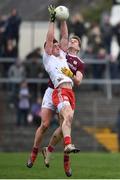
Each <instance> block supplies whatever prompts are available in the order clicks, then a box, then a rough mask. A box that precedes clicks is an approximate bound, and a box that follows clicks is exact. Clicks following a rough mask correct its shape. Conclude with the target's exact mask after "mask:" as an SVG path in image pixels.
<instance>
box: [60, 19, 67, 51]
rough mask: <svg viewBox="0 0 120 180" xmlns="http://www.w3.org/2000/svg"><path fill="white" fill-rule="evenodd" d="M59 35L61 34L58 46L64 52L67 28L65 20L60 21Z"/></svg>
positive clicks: (65, 49)
mask: <svg viewBox="0 0 120 180" xmlns="http://www.w3.org/2000/svg"><path fill="white" fill-rule="evenodd" d="M60 34H61V41H60V46H61V49H62V50H63V51H65V52H66V51H67V49H68V27H67V23H66V21H65V20H63V21H61V24H60Z"/></svg>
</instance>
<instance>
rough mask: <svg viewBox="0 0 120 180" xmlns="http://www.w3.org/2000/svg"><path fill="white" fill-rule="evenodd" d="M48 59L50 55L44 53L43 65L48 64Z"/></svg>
mask: <svg viewBox="0 0 120 180" xmlns="http://www.w3.org/2000/svg"><path fill="white" fill-rule="evenodd" d="M49 57H50V55H48V54H47V53H46V52H44V53H43V64H44V65H45V64H47V63H48V62H49Z"/></svg>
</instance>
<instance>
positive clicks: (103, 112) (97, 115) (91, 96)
mask: <svg viewBox="0 0 120 180" xmlns="http://www.w3.org/2000/svg"><path fill="white" fill-rule="evenodd" d="M0 62H1V63H8V62H10V63H11V62H12V63H13V62H15V60H14V59H0ZM85 64H87V65H88V66H89V65H91V64H96V65H98V66H100V65H103V64H104V65H105V66H106V68H105V73H104V78H102V79H94V78H91V77H87V78H84V80H83V82H82V85H81V86H80V87H78V88H76V89H75V94H76V97H77V98H76V100H77V102H76V110H75V119H76V121H75V122H74V129H75V131H73V141H74V143H75V144H79V143H80V147H81V150H83V151H103V150H105V151H113V152H115V151H117V149H118V145H117V134H116V129H115V126H116V116H117V112H118V109H119V104H120V100H119V98H118V96H117V97H116V98H115V97H114V95H113V91H112V90H113V86H114V85H119V84H120V80H119V79H114V80H113V79H111V78H110V67H109V60H102V61H98V60H95V59H87V60H86V61H85ZM26 80H27V82H28V83H31V84H32V83H34V84H35V83H36V84H41V83H42V84H43V83H44V84H46V83H47V82H48V79H46V78H44V79H43V78H42V79H40V78H27V79H26ZM20 81H21V80H20V79H17V78H13V79H11V78H8V77H1V78H0V85H2V84H4V85H6V84H10V83H12V84H14V83H18V84H19V83H20ZM92 85H100V86H102V87H103V86H104V88H103V91H105V93H104V92H102V93H101V92H98V91H89V88H88V87H87V86H89V87H91V86H92ZM83 86H84V90H85V91H84V90H83V91H82V87H83ZM0 92H1V93H0V98H1V103H0V106H2V107H3V106H4V108H2V109H3V111H2V112H1V122H2V121H3V124H4V123H5V124H6V125H5V127H4V128H2V129H1V133H2V131H3V130H4V132H3V134H4V135H2V136H3V141H4V143H3V144H4V145H5V147H4V145H2V143H1V145H2V148H1V147H0V149H1V150H4V149H5V150H6V148H8V149H7V150H8V151H10V150H11V149H10V147H11V146H10V143H8V142H10V138H11V137H13V136H14V138H15V137H17V139H16V140H15V142H16V143H18V142H21V143H22V145H23V149H22V150H29V149H30V148H31V147H28V146H27V147H26V141H25V143H24V142H23V138H21V140H20V137H26V138H27V141H28V142H30V143H28V144H29V145H30V144H32V141H31V140H33V137H34V134H33V133H34V131H33V130H32V131H31V130H30V129H27V130H26V129H25V130H24V129H22V131H21V130H20V132H19V130H16V128H13V123H15V111H14V110H13V109H9V108H8V106H7V105H6V104H7V102H5V100H6V97H7V95H8V94H7V93H8V92H7V91H5V90H4V87H3V88H2V89H1V91H0ZM3 104H4V105H3ZM6 112H7V113H6ZM2 119H3V120H2ZM11 119H12V121H11ZM10 124H11V125H10ZM7 125H8V126H7ZM2 126H3V125H1V127H2ZM11 126H12V128H13V131H12V132H11ZM5 128H10V130H9V131H7V130H5ZM6 131H7V132H6ZM18 132H19V133H20V134H21V133H22V134H21V135H20V134H19V135H17V136H16V134H17V133H18ZM5 133H7V135H6V134H5ZM4 136H5V137H4ZM6 136H8V137H6ZM18 137H19V139H18ZM49 137H50V135H48V138H49ZM76 137H78V138H76ZM24 139H25V138H24ZM46 140H47V138H46ZM5 141H7V142H5ZM1 142H2V141H1ZM13 142H14V139H13ZM8 144H9V146H8ZM28 144H27V145H28ZM45 145H46V144H45ZM13 147H14V146H13V145H12V147H11V148H13ZM15 147H18V150H20V149H21V147H19V145H15ZM13 150H14V149H12V150H11V151H13ZM58 150H59V148H58Z"/></svg>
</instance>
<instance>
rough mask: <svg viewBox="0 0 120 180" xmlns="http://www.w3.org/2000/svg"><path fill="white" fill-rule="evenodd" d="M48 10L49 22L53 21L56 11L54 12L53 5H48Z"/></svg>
mask: <svg viewBox="0 0 120 180" xmlns="http://www.w3.org/2000/svg"><path fill="white" fill-rule="evenodd" d="M48 11H49V14H50V21H51V22H54V21H55V19H56V16H55V15H56V12H55V6H53V5H49V6H48Z"/></svg>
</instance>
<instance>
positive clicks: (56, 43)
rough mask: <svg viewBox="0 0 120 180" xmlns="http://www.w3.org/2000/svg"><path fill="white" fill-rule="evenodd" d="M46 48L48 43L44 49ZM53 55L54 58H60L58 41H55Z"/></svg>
mask: <svg viewBox="0 0 120 180" xmlns="http://www.w3.org/2000/svg"><path fill="white" fill-rule="evenodd" d="M45 47H46V42H45V44H44V48H45ZM52 54H53V55H54V56H59V55H60V45H59V42H58V41H57V40H56V39H53V47H52Z"/></svg>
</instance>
